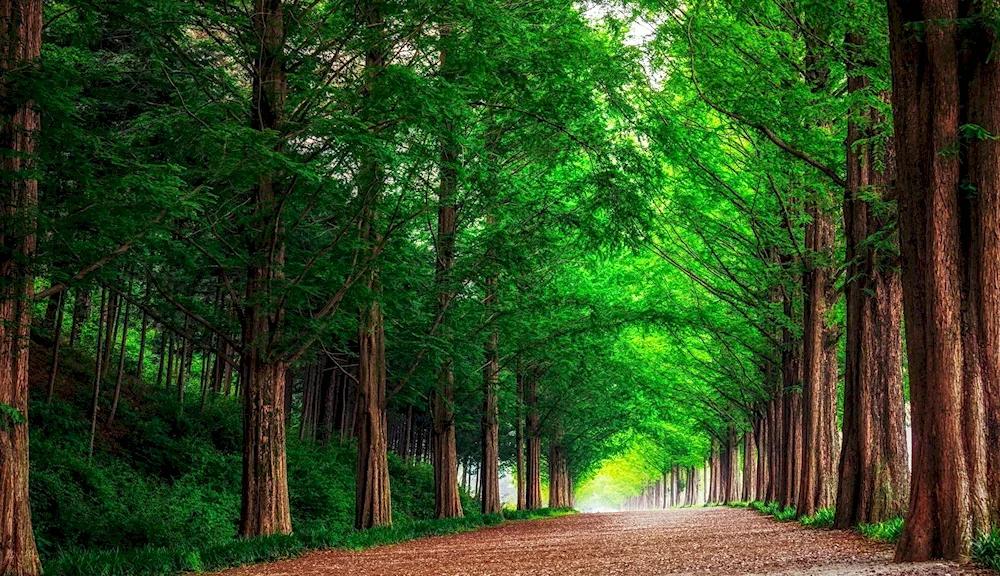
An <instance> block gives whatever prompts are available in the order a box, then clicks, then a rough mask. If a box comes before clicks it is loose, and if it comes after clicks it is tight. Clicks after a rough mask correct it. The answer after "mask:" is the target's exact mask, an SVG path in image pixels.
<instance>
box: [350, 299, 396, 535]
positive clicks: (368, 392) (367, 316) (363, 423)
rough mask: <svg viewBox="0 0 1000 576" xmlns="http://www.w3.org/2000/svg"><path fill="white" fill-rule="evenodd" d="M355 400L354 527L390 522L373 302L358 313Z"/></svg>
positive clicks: (378, 330) (378, 320)
mask: <svg viewBox="0 0 1000 576" xmlns="http://www.w3.org/2000/svg"><path fill="white" fill-rule="evenodd" d="M358 328H359V330H358V341H359V342H360V355H359V361H360V365H359V369H358V399H357V409H356V416H355V419H354V422H355V435H356V436H357V438H358V477H357V489H356V499H355V512H354V525H355V527H356V528H358V529H365V528H371V527H373V526H389V525H391V524H392V502H391V499H390V496H389V495H390V492H389V462H388V459H387V453H386V451H387V449H388V448H387V444H386V417H385V402H386V397H385V331H384V328H383V324H382V309H381V307H380V306H379V305H378V303H376V302H372V303H371V304H369V305H368V306H367V307H366V308H365V309H364V310H362V312H361V321H360V322H359V324H358Z"/></svg>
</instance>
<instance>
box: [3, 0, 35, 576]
mask: <svg viewBox="0 0 1000 576" xmlns="http://www.w3.org/2000/svg"><path fill="white" fill-rule="evenodd" d="M41 46H42V2H41V0H0V149H3V150H4V151H5V153H4V154H3V155H2V157H0V170H2V172H3V174H4V178H3V179H0V195H2V197H3V199H2V207H0V218H2V219H3V226H0V244H2V246H3V251H4V252H3V254H4V256H3V258H2V260H0V278H2V281H0V405H2V406H5V407H9V408H8V409H9V410H10V411H11V412H10V413H5V414H2V415H0V419H4V420H5V421H4V422H2V424H3V425H0V518H2V519H3V520H2V521H0V574H13V575H17V576H32V575H35V574H38V573H40V572H41V565H40V563H39V560H38V551H37V550H36V548H35V537H34V534H33V533H32V527H31V509H30V504H29V501H28V418H27V417H28V349H29V343H30V338H31V309H32V305H33V298H34V278H33V275H32V269H31V261H32V259H33V258H34V255H35V246H36V236H35V211H36V207H37V205H38V182H37V181H36V180H34V179H33V178H31V177H30V176H29V174H30V170H32V169H33V164H34V160H33V156H34V154H35V143H36V139H37V133H38V130H39V114H38V112H37V111H36V110H35V109H34V102H32V101H31V100H30V99H28V98H27V95H26V94H24V93H23V92H21V90H20V89H19V88H18V87H17V84H18V80H20V78H16V77H17V76H20V74H21V71H30V70H34V69H35V68H36V67H37V63H38V60H39V57H40V54H41ZM12 78H13V80H12ZM8 151H13V154H11V153H9V152H8ZM15 414H16V416H15Z"/></svg>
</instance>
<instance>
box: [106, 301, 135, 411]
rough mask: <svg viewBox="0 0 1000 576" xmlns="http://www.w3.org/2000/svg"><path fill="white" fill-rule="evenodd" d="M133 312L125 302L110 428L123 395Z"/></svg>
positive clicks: (112, 397)
mask: <svg viewBox="0 0 1000 576" xmlns="http://www.w3.org/2000/svg"><path fill="white" fill-rule="evenodd" d="M130 311H131V304H130V303H129V302H127V301H126V302H125V317H124V318H123V319H122V346H121V350H119V352H118V373H117V374H116V375H115V391H114V394H113V395H112V396H111V412H109V413H108V426H109V427H110V426H111V425H112V424H114V422H115V414H117V413H118V400H119V399H120V398H121V395H122V379H124V377H125V352H126V351H127V350H128V346H127V344H128V317H129V312H130Z"/></svg>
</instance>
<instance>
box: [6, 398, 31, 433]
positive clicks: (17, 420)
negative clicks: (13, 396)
mask: <svg viewBox="0 0 1000 576" xmlns="http://www.w3.org/2000/svg"><path fill="white" fill-rule="evenodd" d="M25 422H27V420H25V419H24V414H21V411H20V410H18V409H17V408H15V407H13V406H11V405H10V404H4V403H3V402H0V429H3V430H10V429H11V428H12V427H14V426H17V425H18V424H24V423H25Z"/></svg>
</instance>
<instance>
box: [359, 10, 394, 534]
mask: <svg viewBox="0 0 1000 576" xmlns="http://www.w3.org/2000/svg"><path fill="white" fill-rule="evenodd" d="M361 19H362V21H363V23H364V25H365V28H366V29H367V30H368V31H369V32H370V33H372V34H373V35H375V36H376V37H375V38H372V41H371V44H370V48H369V49H368V52H367V54H366V55H365V75H366V77H367V78H368V81H367V82H366V83H365V88H364V89H363V93H362V96H363V97H364V98H365V100H366V102H368V101H370V100H371V99H372V98H375V97H376V96H377V95H376V94H375V91H374V85H375V82H376V80H377V79H378V76H379V74H381V72H382V69H383V68H385V64H386V52H385V51H386V49H387V48H386V47H385V45H384V42H382V41H381V40H382V39H381V38H380V35H381V27H382V25H383V21H382V13H381V7H380V3H379V2H378V1H377V0H369V1H368V2H365V3H364V4H363V14H362V15H361ZM365 115H366V116H367V115H368V114H367V112H366V113H365ZM368 120H372V119H371V118H368ZM384 181H385V175H384V173H383V168H382V165H381V164H380V163H379V162H377V161H376V160H375V154H374V152H373V151H372V153H371V157H370V158H369V159H368V161H367V162H366V164H365V165H364V167H363V169H362V171H361V176H360V178H359V186H358V187H359V192H360V193H361V195H362V197H363V198H365V199H366V205H365V208H364V209H363V211H362V217H361V224H360V229H361V243H362V245H363V246H364V247H365V251H366V254H367V258H368V259H369V260H373V259H374V257H375V255H376V253H377V250H378V244H379V243H380V242H381V235H380V234H379V232H378V230H377V228H376V222H375V214H376V212H375V206H377V204H378V202H379V201H380V199H381V196H382V188H383V186H384ZM366 276H367V277H366V279H365V280H366V286H367V288H368V291H369V293H370V297H371V300H370V301H368V302H366V303H365V304H364V305H363V306H362V308H361V311H360V315H359V320H358V344H359V346H358V388H357V404H356V410H355V418H354V430H355V436H357V439H358V471H357V483H356V492H355V496H356V497H355V507H354V508H355V510H354V525H355V527H356V528H358V529H366V528H372V527H374V526H389V525H391V524H392V506H391V499H390V491H389V463H388V454H387V451H388V443H387V442H388V440H387V436H388V431H387V418H386V412H385V410H386V402H387V399H386V391H385V379H386V365H385V327H384V324H383V318H382V307H381V305H380V304H379V302H378V296H379V294H380V293H381V285H380V283H379V270H378V267H377V265H376V263H375V262H370V264H369V271H368V273H367V275H366Z"/></svg>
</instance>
